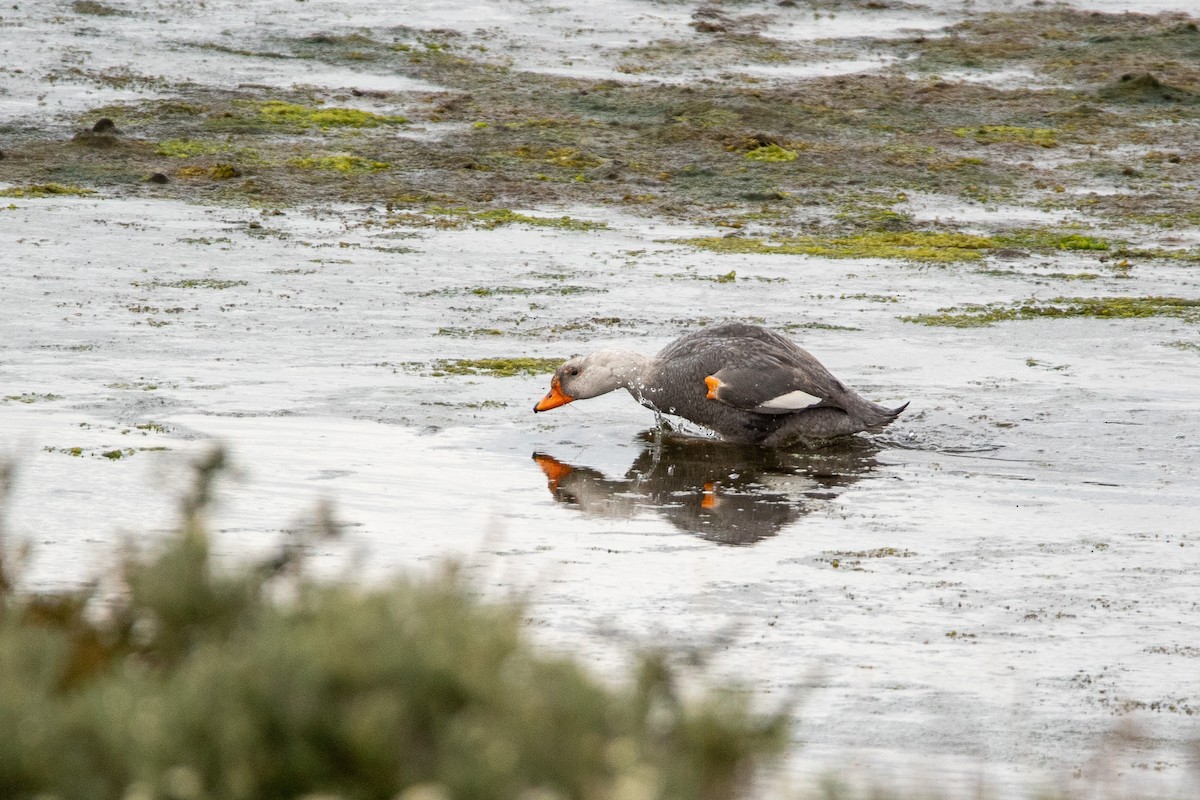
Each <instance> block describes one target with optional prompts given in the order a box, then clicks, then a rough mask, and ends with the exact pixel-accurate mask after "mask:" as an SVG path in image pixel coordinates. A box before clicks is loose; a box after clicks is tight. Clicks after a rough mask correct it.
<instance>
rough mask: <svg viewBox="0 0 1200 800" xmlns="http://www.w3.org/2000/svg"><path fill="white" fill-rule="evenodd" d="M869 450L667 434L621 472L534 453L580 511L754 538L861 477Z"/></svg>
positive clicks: (870, 459) (721, 538) (737, 539)
mask: <svg viewBox="0 0 1200 800" xmlns="http://www.w3.org/2000/svg"><path fill="white" fill-rule="evenodd" d="M876 452H878V448H876V447H875V446H873V445H871V444H870V443H869V442H866V441H863V440H857V439H856V440H851V441H848V442H846V443H845V446H840V447H836V448H827V449H823V450H821V451H817V452H813V453H788V452H785V451H782V450H773V449H763V448H760V447H746V446H744V445H733V444H727V443H724V442H716V441H712V440H707V439H697V438H694V437H683V436H678V435H672V434H667V435H666V436H664V437H662V439H661V441H660V442H658V443H652V444H649V445H648V446H647V447H646V448H645V449H644V450H643V451H642V452H641V453H640V454H639V455H638V457H637V458H636V459H635V460H634V462H633V464H632V465H631V466H630V467H629V470H628V471H627V472H626V473H625V477H624V478H606V477H605V476H604V474H603V473H601V472H600V471H598V470H595V469H591V468H589V467H577V466H574V465H571V464H566V463H564V462H562V461H559V460H558V459H556V458H554V457H553V456H549V455H546V454H545V453H534V454H533V458H534V460H536V461H537V462H538V466H540V467H541V468H542V472H544V473H545V474H546V478H547V486H548V488H549V489H550V494H552V495H553V496H554V499H555V500H557V501H559V502H560V503H566V504H568V505H571V506H574V507H576V508H578V509H579V510H581V511H582V512H583V513H585V514H592V515H599V516H605V517H619V518H623V517H632V516H634V515H635V514H637V513H639V512H641V511H644V510H652V511H654V512H655V513H657V514H659V515H661V516H663V517H666V518H667V519H668V520H670V521H671V523H672V524H673V525H675V526H676V527H678V528H681V529H683V530H685V531H688V532H689V533H695V534H697V535H699V536H702V537H704V538H705V539H710V540H712V541H715V542H720V543H722V544H753V543H755V542H757V541H759V540H760V539H765V538H767V537H768V536H774V535H775V534H776V533H778V532H779V529H780V528H782V527H783V526H784V525H787V524H788V523H790V522H794V521H795V520H797V519H799V518H800V517H801V516H803V515H804V514H806V513H808V512H809V511H812V510H813V508H814V506H815V504H816V501H819V500H824V499H829V498H831V497H834V496H836V495H837V493H838V490H839V489H840V488H841V487H844V486H847V485H849V484H851V483H853V482H855V481H857V480H860V479H861V478H862V477H864V475H865V474H866V473H868V472H869V471H870V470H871V469H872V468H874V466H875V464H876V462H875V459H874V455H875V453H876Z"/></svg>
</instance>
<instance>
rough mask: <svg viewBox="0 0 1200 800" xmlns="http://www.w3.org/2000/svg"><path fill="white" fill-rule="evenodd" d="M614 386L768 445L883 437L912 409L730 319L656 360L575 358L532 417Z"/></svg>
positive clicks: (619, 353) (607, 355)
mask: <svg viewBox="0 0 1200 800" xmlns="http://www.w3.org/2000/svg"><path fill="white" fill-rule="evenodd" d="M614 389H626V390H628V391H629V393H630V394H631V395H633V397H634V399H635V400H637V401H638V402H639V403H641V404H642V405H645V406H649V407H650V408H653V409H655V410H657V411H660V412H663V413H666V414H676V415H678V416H681V417H683V418H685V419H689V420H691V421H692V422H697V423H699V424H701V425H703V426H705V427H706V428H711V429H712V430H714V431H716V432H717V433H719V434H721V435H722V436H723V437H724V438H725V439H726V440H728V441H731V442H744V443H749V444H764V445H767V446H769V447H776V446H779V445H786V444H789V443H793V442H810V441H812V440H815V439H828V438H831V437H834V436H843V435H846V434H850V433H858V432H859V431H869V430H877V429H879V428H882V427H883V426H885V425H887V424H888V423H890V422H891V421H892V420H894V419H895V418H896V416H897V415H898V414H899V413H900V412H901V411H903V410H904V408H905V407H906V406H907V404H905V405H904V406H900V407H899V408H885V407H883V406H881V405H877V404H876V403H872V402H871V401H870V400H866V399H865V398H863V397H861V396H860V395H859V394H858V393H857V392H855V391H854V390H852V389H849V388H847V387H846V386H845V384H843V383H842V382H841V381H839V380H838V379H837V378H835V377H834V376H833V375H832V374H831V373H830V372H829V370H827V369H825V367H824V366H823V365H822V364H821V362H819V361H817V359H815V358H813V356H812V355H811V354H810V353H809V352H808V351H806V350H803V349H801V348H800V347H798V346H797V345H795V344H794V343H792V342H791V341H790V340H788V339H786V338H784V337H783V336H780V335H779V334H778V333H775V332H774V331H770V330H767V329H766V328H761V327H759V326H757V325H745V324H743V323H740V322H727V323H724V324H722V325H715V326H713V327H711V328H705V329H703V330H699V331H694V332H692V333H689V334H686V335H684V336H682V337H680V338H679V339H678V340H676V341H675V342H673V343H672V344H669V345H667V346H666V347H665V348H664V349H663V350H662V351H661V352H659V354H658V355H656V356H654V357H647V356H643V355H641V354H639V353H631V352H628V351H625V350H600V351H598V352H595V353H592V354H591V355H587V356H579V357H577V358H572V359H571V360H570V361H568V362H566V363H565V364H563V365H562V366H561V367H559V368H558V369H557V370H556V371H555V373H554V377H552V378H551V379H550V392H549V394H547V395H546V396H545V397H544V398H543V399H542V401H541V402H539V403H538V404H537V405H536V406H534V409H533V410H534V411H548V410H550V409H552V408H557V407H558V406H561V405H565V404H566V403H570V402H571V401H573V400H582V399H585V398H589V397H596V396H598V395H602V394H605V393H607V392H611V391H613V390H614Z"/></svg>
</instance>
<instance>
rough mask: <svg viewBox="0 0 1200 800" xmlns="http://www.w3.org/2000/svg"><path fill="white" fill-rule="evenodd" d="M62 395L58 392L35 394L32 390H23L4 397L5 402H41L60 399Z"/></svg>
mask: <svg viewBox="0 0 1200 800" xmlns="http://www.w3.org/2000/svg"><path fill="white" fill-rule="evenodd" d="M62 399H63V398H62V395H59V394H49V393H45V394H35V393H33V392H25V393H22V394H10V395H6V396H5V397H4V402H6V403H27V404H28V403H42V402H48V401H51V400H62Z"/></svg>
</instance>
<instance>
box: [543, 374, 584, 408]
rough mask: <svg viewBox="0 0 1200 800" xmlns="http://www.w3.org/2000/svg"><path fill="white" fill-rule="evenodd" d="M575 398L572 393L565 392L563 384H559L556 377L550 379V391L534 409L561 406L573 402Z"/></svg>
mask: <svg viewBox="0 0 1200 800" xmlns="http://www.w3.org/2000/svg"><path fill="white" fill-rule="evenodd" d="M574 399H575V398H574V397H571V395H569V394H565V393H564V392H563V390H562V385H561V384H559V382H558V378H557V377H554V378H551V379H550V391H549V392H547V393H546V396H545V397H543V398H542V399H541V402H539V403H538V404H537V405H536V406H534V407H533V410H534V411H549V410H550V409H552V408H558V407H559V406H565V405H566V404H567V403H569V402H571V401H572V400H574Z"/></svg>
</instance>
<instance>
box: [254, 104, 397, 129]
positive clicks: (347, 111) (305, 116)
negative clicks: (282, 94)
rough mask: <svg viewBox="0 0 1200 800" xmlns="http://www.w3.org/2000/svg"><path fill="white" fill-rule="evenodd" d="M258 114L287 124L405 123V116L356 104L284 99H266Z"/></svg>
mask: <svg viewBox="0 0 1200 800" xmlns="http://www.w3.org/2000/svg"><path fill="white" fill-rule="evenodd" d="M258 114H259V116H260V117H261V118H263V119H265V120H266V121H268V122H270V123H271V124H272V125H278V126H280V127H287V128H296V129H303V128H314V127H315V128H320V129H322V130H328V129H330V128H378V127H380V126H383V125H403V124H406V123H407V122H408V119H407V118H406V117H401V116H392V115H386V114H375V113H373V112H371V111H360V110H359V109H356V108H336V107H334V108H311V107H309V106H302V105H299V104H297V103H287V102H284V101H283V100H267V101H265V102H263V103H260V104H259V106H258Z"/></svg>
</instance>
